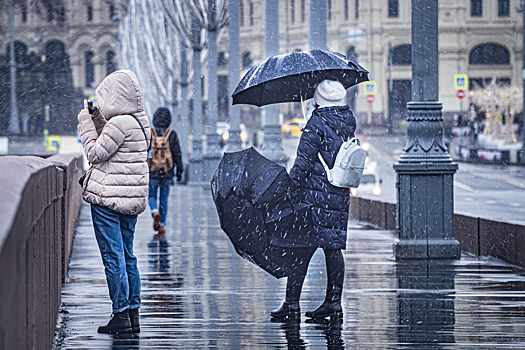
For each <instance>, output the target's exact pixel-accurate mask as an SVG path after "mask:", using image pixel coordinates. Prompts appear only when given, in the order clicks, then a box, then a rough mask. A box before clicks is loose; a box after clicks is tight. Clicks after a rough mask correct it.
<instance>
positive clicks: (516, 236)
mask: <svg viewBox="0 0 525 350" xmlns="http://www.w3.org/2000/svg"><path fill="white" fill-rule="evenodd" d="M350 220H357V221H364V222H368V223H370V224H372V225H374V226H376V227H378V228H383V229H386V230H391V231H394V230H396V204H395V203H387V202H382V201H378V200H374V199H368V198H360V197H352V198H351V200H350ZM454 236H455V239H456V240H458V241H459V242H460V244H461V250H462V251H463V252H468V253H471V254H473V255H475V256H476V257H480V256H491V257H495V258H498V259H501V260H503V261H505V262H507V263H510V264H513V265H517V266H520V267H525V226H521V225H518V224H514V223H509V222H501V221H495V220H489V219H484V218H480V217H472V216H468V215H463V214H458V213H455V214H454Z"/></svg>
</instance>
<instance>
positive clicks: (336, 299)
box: [306, 286, 343, 318]
mask: <svg viewBox="0 0 525 350" xmlns="http://www.w3.org/2000/svg"><path fill="white" fill-rule="evenodd" d="M342 292H343V287H341V286H333V287H332V288H331V290H330V291H328V290H327V293H326V294H327V295H326V299H325V301H324V303H323V304H322V305H321V306H319V307H318V308H317V309H316V310H314V311H310V312H307V313H306V317H311V318H325V317H328V316H335V317H343V308H342V306H341V294H342Z"/></svg>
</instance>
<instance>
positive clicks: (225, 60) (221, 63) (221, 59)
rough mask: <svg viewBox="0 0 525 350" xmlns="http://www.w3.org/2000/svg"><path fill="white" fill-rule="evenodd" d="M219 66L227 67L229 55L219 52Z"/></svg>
mask: <svg viewBox="0 0 525 350" xmlns="http://www.w3.org/2000/svg"><path fill="white" fill-rule="evenodd" d="M217 64H218V65H219V66H225V65H227V64H228V58H227V53H226V52H224V51H221V52H219V55H218V57H217Z"/></svg>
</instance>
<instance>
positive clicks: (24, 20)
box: [22, 4, 27, 23]
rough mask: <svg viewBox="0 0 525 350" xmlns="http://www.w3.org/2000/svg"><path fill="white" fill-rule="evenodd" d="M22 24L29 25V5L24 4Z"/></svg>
mask: <svg viewBox="0 0 525 350" xmlns="http://www.w3.org/2000/svg"><path fill="white" fill-rule="evenodd" d="M22 23H27V5H26V4H22Z"/></svg>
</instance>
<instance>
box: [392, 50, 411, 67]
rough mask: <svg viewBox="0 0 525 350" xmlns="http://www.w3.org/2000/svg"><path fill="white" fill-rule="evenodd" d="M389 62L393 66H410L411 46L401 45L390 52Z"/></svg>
mask: <svg viewBox="0 0 525 350" xmlns="http://www.w3.org/2000/svg"><path fill="white" fill-rule="evenodd" d="M390 55H391V57H390V58H389V61H390V62H392V65H393V66H409V65H411V64H412V46H411V45H401V46H398V47H394V48H393V49H392V51H390Z"/></svg>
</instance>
